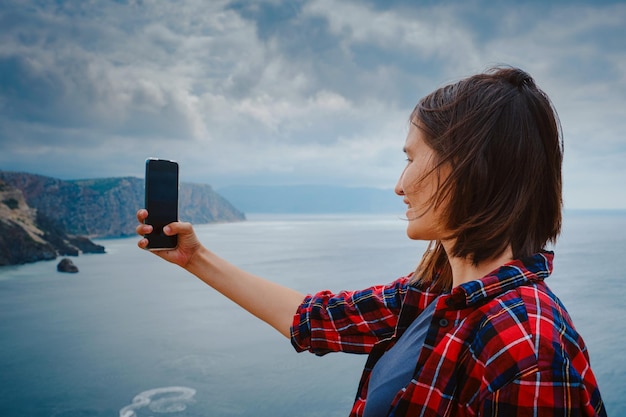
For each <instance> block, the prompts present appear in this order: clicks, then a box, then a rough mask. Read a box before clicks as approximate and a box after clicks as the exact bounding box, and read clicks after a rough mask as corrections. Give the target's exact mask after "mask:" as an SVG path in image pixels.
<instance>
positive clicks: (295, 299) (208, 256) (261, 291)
mask: <svg viewBox="0 0 626 417" xmlns="http://www.w3.org/2000/svg"><path fill="white" fill-rule="evenodd" d="M147 216H148V212H147V211H146V210H145V209H141V210H139V211H138V212H137V220H138V221H139V223H140V224H139V225H138V226H137V229H136V231H137V234H139V235H142V236H143V235H146V234H148V233H150V232H151V231H152V226H150V225H148V224H143V221H144V220H145V219H146V217H147ZM163 232H164V233H165V234H166V235H178V246H177V247H176V249H172V250H159V251H154V252H153V253H154V254H156V255H157V256H159V257H161V258H163V259H165V260H166V261H168V262H171V263H174V264H176V265H179V266H180V267H182V268H184V269H186V270H187V271H189V272H190V273H192V274H193V275H195V276H196V277H198V278H200V279H201V280H202V281H204V282H205V283H206V284H207V285H209V286H210V287H212V288H214V289H215V290H216V291H218V292H220V293H221V294H223V295H224V296H226V297H228V298H229V299H230V300H232V301H234V302H235V303H237V304H238V305H240V306H241V307H243V308H244V309H245V310H247V311H248V312H250V313H252V314H253V315H255V316H256V317H258V318H259V319H261V320H263V321H264V322H266V323H267V324H269V325H270V326H272V327H274V328H275V329H276V330H278V331H279V332H280V333H282V334H283V335H284V336H285V337H287V338H290V336H291V335H290V329H291V323H292V320H293V316H294V314H295V313H296V310H297V309H298V306H299V305H300V303H301V302H302V300H303V299H304V294H302V293H300V292H298V291H295V290H292V289H291V288H288V287H285V286H282V285H279V284H276V283H274V282H272V281H268V280H266V279H264V278H261V277H258V276H256V275H254V274H251V273H249V272H247V271H244V270H242V269H240V268H238V267H236V266H235V265H233V264H231V263H229V262H228V261H226V260H224V259H222V258H220V257H219V256H217V255H216V254H214V253H213V252H211V251H209V250H208V249H207V248H205V247H204V246H203V245H202V244H201V243H200V241H199V240H198V238H197V236H196V234H195V232H194V230H193V227H192V225H191V224H190V223H184V222H175V223H171V224H169V225H167V226H166V227H164V228H163ZM147 244H148V240H147V239H146V238H143V239H141V240H140V241H139V242H138V246H139V247H140V248H142V249H145V248H146V245H147Z"/></svg>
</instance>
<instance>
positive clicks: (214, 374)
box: [0, 212, 626, 417]
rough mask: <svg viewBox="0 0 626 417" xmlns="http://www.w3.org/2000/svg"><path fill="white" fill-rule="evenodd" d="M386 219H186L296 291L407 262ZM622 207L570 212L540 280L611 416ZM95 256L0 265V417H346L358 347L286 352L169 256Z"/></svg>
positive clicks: (410, 258)
mask: <svg viewBox="0 0 626 417" xmlns="http://www.w3.org/2000/svg"><path fill="white" fill-rule="evenodd" d="M404 228H405V223H404V222H403V221H402V220H398V217H397V216H394V215H389V216H384V215H383V216H354V215H350V216H315V217H308V216H282V217H277V216H273V217H269V216H263V217H262V216H256V217H252V218H251V219H250V220H249V221H248V222H245V223H236V224H221V225H203V226H199V227H197V231H198V234H199V235H200V237H201V239H202V241H203V242H204V243H205V244H206V245H207V246H209V247H211V248H212V249H213V250H214V251H216V252H217V253H219V254H220V255H222V256H224V257H226V258H227V259H229V260H231V261H233V262H235V263H237V264H238V265H240V266H242V267H244V268H247V269H249V270H251V271H252V272H255V273H257V274H260V275H262V276H265V277H268V278H271V279H272V280H274V281H277V282H281V283H284V284H287V285H289V286H291V287H294V288H296V289H298V290H300V291H303V292H313V291H317V290H320V289H325V288H328V289H331V290H335V291H338V290H341V289H358V288H363V287H365V286H367V285H371V284H375V283H386V282H389V281H392V280H393V279H395V278H396V277H398V276H400V275H403V274H405V273H408V272H409V271H411V270H412V269H413V268H414V266H415V264H416V262H417V261H418V259H419V257H420V256H421V253H422V251H423V249H424V245H423V244H422V243H419V242H417V243H416V242H411V241H409V240H408V239H407V238H406V237H405V235H404ZM625 230H626V213H624V212H621V213H568V214H567V216H566V222H565V228H564V233H563V236H562V238H561V240H560V242H559V244H558V245H557V248H556V251H557V256H556V260H555V273H554V275H553V276H552V277H551V278H550V279H549V281H548V283H549V284H550V285H551V287H552V288H553V290H554V291H555V292H556V293H557V294H558V295H559V296H560V298H561V299H562V300H563V301H564V303H565V304H566V306H567V307H568V310H569V311H570V313H571V315H572V316H573V318H574V322H575V324H576V326H577V328H578V330H579V331H580V332H581V333H582V334H583V337H584V338H585V340H586V342H587V344H588V346H589V349H590V352H591V360H592V365H593V368H594V371H595V373H596V375H597V377H598V379H599V383H600V387H601V390H602V393H603V396H604V399H605V401H606V402H607V404H608V411H609V415H613V416H619V415H626V383H624V376H625V375H626V315H625V314H624V307H623V306H624V298H625V296H626V288H625V287H626V284H625V282H626V276H625V275H626V273H625V272H624V271H625V270H626V253H625V248H626V235H625V234H624V231H625ZM135 241H136V239H134V238H131V239H115V240H103V241H100V242H99V243H102V244H104V245H105V246H106V248H107V252H108V253H107V254H106V255H84V256H81V257H79V258H75V259H74V262H75V263H76V264H77V266H78V267H79V268H80V271H81V272H80V273H79V274H76V275H72V274H60V273H57V272H56V270H55V268H56V262H40V263H37V264H32V265H25V266H19V267H4V268H0V416H2V417H12V416H27V417H39V416H42V417H43V416H46V417H48V416H50V417H51V416H64V417H78V416H80V417H87V416H114V417H116V416H121V417H122V416H123V417H135V416H136V417H145V416H157V415H158V416H163V417H182V416H198V417H210V416H291V417H298V416H330V417H332V416H346V415H347V414H348V411H349V409H350V405H351V403H352V399H353V396H354V393H355V390H356V386H357V383H358V379H359V376H360V373H361V367H362V366H363V363H364V360H365V357H364V356H355V355H345V354H330V355H327V356H324V357H322V358H318V357H315V356H314V355H310V354H307V353H301V354H297V353H295V351H294V350H293V348H292V347H291V345H290V343H289V342H288V341H287V340H286V339H284V338H283V337H282V336H281V335H279V334H278V333H277V332H276V331H274V330H273V329H271V328H270V327H269V326H267V325H265V324H263V323H261V322H259V321H257V320H256V319H254V318H252V317H250V316H248V314H247V313H245V312H243V311H242V310H240V309H239V308H238V307H236V306H234V305H233V304H231V303H230V302H229V301H227V300H224V299H223V298H222V297H221V296H219V295H218V294H217V293H215V292H214V291H213V290H212V289H210V288H208V287H206V286H205V285H204V284H202V283H201V282H199V281H197V280H196V279H195V278H193V277H191V276H188V275H187V274H186V273H185V272H184V271H182V270H179V269H178V268H177V267H174V266H171V265H168V264H165V263H164V262H162V261H161V260H159V259H157V258H156V257H154V256H153V255H151V254H150V253H147V252H144V251H141V250H139V249H137V248H136V246H135Z"/></svg>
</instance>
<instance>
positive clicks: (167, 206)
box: [144, 158, 178, 250]
mask: <svg viewBox="0 0 626 417" xmlns="http://www.w3.org/2000/svg"><path fill="white" fill-rule="evenodd" d="M145 207H146V210H148V217H147V218H146V220H145V222H144V223H146V224H150V225H152V227H153V230H152V233H150V234H148V235H145V236H144V237H146V238H147V239H148V246H147V248H146V249H150V250H162V249H173V248H175V247H176V245H177V244H178V236H166V235H165V234H163V227H164V226H166V225H168V224H169V223H172V222H175V221H178V163H177V162H175V161H169V160H166V159H156V158H148V159H146V202H145Z"/></svg>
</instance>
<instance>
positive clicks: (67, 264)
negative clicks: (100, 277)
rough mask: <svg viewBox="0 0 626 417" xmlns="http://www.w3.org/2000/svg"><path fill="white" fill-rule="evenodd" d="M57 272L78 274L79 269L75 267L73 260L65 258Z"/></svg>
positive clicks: (58, 266)
mask: <svg viewBox="0 0 626 417" xmlns="http://www.w3.org/2000/svg"><path fill="white" fill-rule="evenodd" d="M57 271H59V272H70V273H76V272H78V267H77V266H76V265H74V262H72V260H71V259H68V258H63V259H61V262H59V263H58V265H57Z"/></svg>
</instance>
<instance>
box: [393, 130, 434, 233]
mask: <svg viewBox="0 0 626 417" xmlns="http://www.w3.org/2000/svg"><path fill="white" fill-rule="evenodd" d="M404 153H405V154H406V158H407V164H406V167H405V168H404V171H402V175H400V178H399V179H398V183H397V184H396V188H395V192H396V194H398V195H400V196H402V197H404V203H405V204H406V205H407V206H408V209H407V212H406V217H407V219H408V220H409V223H408V226H407V230H406V234H407V236H408V237H409V238H411V239H415V240H441V238H442V236H443V235H442V227H441V226H442V223H441V221H440V214H439V213H440V212H441V207H438V208H437V209H435V208H434V207H433V205H432V196H433V195H435V193H437V192H438V188H439V181H438V179H437V172H436V171H432V172H431V170H432V168H433V167H434V165H435V161H436V159H435V151H433V150H432V149H431V148H430V147H429V146H428V145H427V144H426V142H425V140H424V132H422V130H421V129H419V128H418V127H416V126H414V125H413V124H411V127H410V129H409V133H408V135H407V138H406V142H405V144H404ZM440 171H441V177H442V178H441V181H443V180H445V171H446V170H445V169H441V170H440ZM425 175H426V177H424V176H425Z"/></svg>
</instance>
